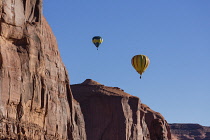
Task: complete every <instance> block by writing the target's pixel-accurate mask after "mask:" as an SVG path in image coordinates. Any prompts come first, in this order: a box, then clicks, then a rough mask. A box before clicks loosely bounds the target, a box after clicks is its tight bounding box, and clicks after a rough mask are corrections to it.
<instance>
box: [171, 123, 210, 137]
mask: <svg viewBox="0 0 210 140" xmlns="http://www.w3.org/2000/svg"><path fill="white" fill-rule="evenodd" d="M170 128H171V133H172V135H173V139H172V140H210V127H205V126H201V125H199V124H177V123H175V124H170Z"/></svg>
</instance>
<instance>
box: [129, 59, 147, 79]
mask: <svg viewBox="0 0 210 140" xmlns="http://www.w3.org/2000/svg"><path fill="white" fill-rule="evenodd" d="M131 63H132V65H133V67H134V69H135V70H136V71H137V72H138V73H139V74H140V79H141V75H142V73H143V72H144V71H145V70H146V69H147V67H148V66H149V63H150V60H149V58H148V57H147V56H146V55H135V56H134V57H133V58H132V59H131Z"/></svg>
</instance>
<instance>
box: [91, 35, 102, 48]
mask: <svg viewBox="0 0 210 140" xmlns="http://www.w3.org/2000/svg"><path fill="white" fill-rule="evenodd" d="M92 42H93V44H94V45H95V46H96V47H97V49H98V47H99V46H100V44H101V43H102V42H103V38H101V37H100V36H94V37H93V38H92Z"/></svg>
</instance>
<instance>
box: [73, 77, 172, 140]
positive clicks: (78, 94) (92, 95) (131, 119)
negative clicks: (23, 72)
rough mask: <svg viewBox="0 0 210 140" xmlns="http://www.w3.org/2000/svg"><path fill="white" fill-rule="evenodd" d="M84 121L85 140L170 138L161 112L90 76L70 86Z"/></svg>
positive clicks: (152, 139)
mask: <svg viewBox="0 0 210 140" xmlns="http://www.w3.org/2000/svg"><path fill="white" fill-rule="evenodd" d="M71 89H72V93H73V96H74V98H75V99H76V100H77V101H78V102H79V103H80V106H81V110H82V113H83V116H84V120H85V129H86V135H87V140H170V139H171V133H170V128H169V125H168V124H167V122H166V121H165V119H164V118H163V117H162V115H161V114H159V113H157V112H155V111H153V110H151V109H150V108H149V107H148V106H146V105H144V104H141V101H140V99H139V98H137V97H135V96H132V95H129V94H128V93H125V92H124V91H123V90H121V89H120V88H117V87H107V86H104V85H102V84H100V83H98V82H95V81H93V80H91V79H87V80H85V81H84V82H83V83H81V84H76V85H71Z"/></svg>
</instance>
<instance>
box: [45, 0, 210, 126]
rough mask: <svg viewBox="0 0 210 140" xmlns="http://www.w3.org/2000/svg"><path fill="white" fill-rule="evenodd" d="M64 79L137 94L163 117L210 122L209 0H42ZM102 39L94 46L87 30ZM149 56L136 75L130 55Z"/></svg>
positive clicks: (188, 121) (182, 121)
mask: <svg viewBox="0 0 210 140" xmlns="http://www.w3.org/2000/svg"><path fill="white" fill-rule="evenodd" d="M43 7H44V11H43V12H44V15H45V17H46V18H47V20H48V22H49V24H50V26H51V27H52V29H53V32H54V34H55V36H56V38H57V42H58V45H59V50H60V54H61V57H62V60H63V62H64V64H65V66H66V67H67V70H68V73H69V77H70V83H71V84H77V83H81V82H83V81H84V80H85V79H93V80H95V81H97V82H99V83H101V84H104V85H106V86H113V87H120V88H121V89H123V90H125V92H127V93H129V94H131V95H134V96H137V97H139V98H140V99H141V101H142V102H143V103H144V104H147V105H148V106H149V107H150V108H151V109H153V110H155V111H157V112H160V113H161V114H162V115H163V116H164V117H165V119H166V120H167V121H168V122H169V123H199V124H201V125H204V126H210V0H132V1H128V0H89V1H87V0H61V1H59V2H58V0H44V5H43ZM96 35H100V36H101V37H103V39H104V42H103V43H102V44H101V46H100V48H99V50H98V51H97V50H96V47H95V46H94V45H93V44H92V42H91V39H92V37H93V36H96ZM137 54H144V55H147V56H148V57H149V58H150V61H151V64H150V65H149V67H148V69H147V71H146V72H145V73H144V74H143V76H142V79H141V80H140V79H139V75H138V73H137V72H136V71H135V70H134V69H133V67H132V65H131V58H132V57H133V56H134V55H137Z"/></svg>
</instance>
